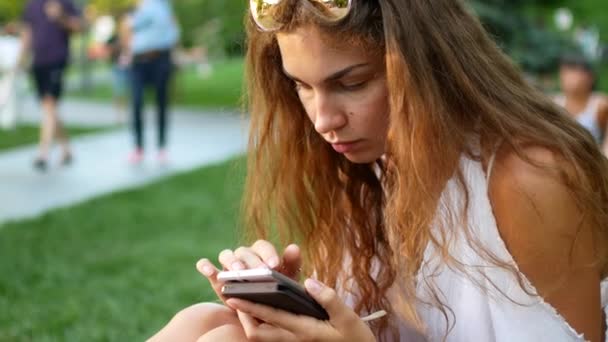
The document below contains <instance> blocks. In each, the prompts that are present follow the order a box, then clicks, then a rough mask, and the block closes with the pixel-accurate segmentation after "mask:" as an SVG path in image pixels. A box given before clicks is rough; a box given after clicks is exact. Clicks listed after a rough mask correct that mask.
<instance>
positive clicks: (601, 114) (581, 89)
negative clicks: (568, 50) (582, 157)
mask: <svg viewBox="0 0 608 342" xmlns="http://www.w3.org/2000/svg"><path fill="white" fill-rule="evenodd" d="M559 76H560V87H561V90H562V94H560V95H558V96H556V98H555V101H556V102H557V103H558V104H559V105H560V106H562V107H564V108H565V109H566V110H567V111H568V113H569V114H570V115H571V116H572V118H574V119H575V120H576V121H577V122H578V123H580V124H581V125H582V126H583V127H585V128H586V129H587V130H588V131H589V133H591V135H592V136H593V138H594V139H595V140H596V141H597V143H598V144H600V145H601V146H602V151H603V152H604V155H608V139H607V134H606V133H607V130H606V128H607V127H606V126H607V125H608V97H606V95H605V94H602V93H599V92H596V91H595V88H596V85H597V76H596V74H595V72H594V70H593V66H592V65H591V63H590V62H589V61H588V60H587V59H586V58H585V57H584V56H582V55H568V56H564V57H563V58H562V60H561V64H560V70H559Z"/></svg>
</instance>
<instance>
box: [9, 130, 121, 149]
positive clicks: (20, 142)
mask: <svg viewBox="0 0 608 342" xmlns="http://www.w3.org/2000/svg"><path fill="white" fill-rule="evenodd" d="M109 128H110V127H101V128H100V127H77V126H70V127H68V132H69V134H70V136H71V137H74V136H76V135H81V134H88V133H94V132H99V131H101V130H104V129H109ZM39 135H40V127H39V126H38V125H32V124H20V125H18V126H17V127H16V128H15V129H13V130H0V151H1V150H8V149H11V148H15V147H21V146H24V145H30V144H36V143H38V137H39Z"/></svg>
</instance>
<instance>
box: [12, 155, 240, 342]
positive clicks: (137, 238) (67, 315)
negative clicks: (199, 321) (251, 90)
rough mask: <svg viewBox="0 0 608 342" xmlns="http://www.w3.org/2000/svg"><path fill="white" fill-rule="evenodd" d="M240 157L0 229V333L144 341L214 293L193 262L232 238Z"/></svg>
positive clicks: (19, 336)
mask: <svg viewBox="0 0 608 342" xmlns="http://www.w3.org/2000/svg"><path fill="white" fill-rule="evenodd" d="M243 179H244V160H243V159H236V160H231V161H228V162H224V163H222V164H219V165H215V166H211V167H207V168H202V169H198V170H195V171H192V172H188V173H184V174H181V175H177V176H175V177H172V178H169V179H166V180H163V181H160V182H157V183H153V184H151V185H148V186H145V187H143V188H139V189H134V190H128V191H123V192H119V193H115V194H111V195H107V196H104V197H100V198H97V199H93V200H91V201H88V202H85V203H83V204H80V205H77V206H74V207H69V208H65V209H59V210H55V211H52V212H50V213H48V214H45V215H44V216H42V217H39V218H36V219H31V220H26V221H19V222H12V223H7V224H5V225H3V226H1V227H0V274H2V276H1V277H0V308H3V310H0V341H143V340H145V338H146V337H149V336H150V335H151V334H153V333H154V332H155V331H157V330H159V329H160V328H161V327H162V326H163V325H164V324H166V323H167V322H168V320H169V319H170V318H171V317H172V315H173V314H174V313H176V312H177V311H178V310H179V309H180V308H183V307H186V306H188V305H190V304H193V303H196V302H200V301H209V300H214V299H215V297H214V295H213V293H212V290H211V288H210V287H209V285H208V283H207V281H206V280H205V279H204V278H203V277H202V276H201V275H199V273H198V272H197V271H196V269H195V263H196V261H197V260H198V259H199V258H201V257H207V258H211V259H212V260H215V259H216V256H217V254H218V253H219V252H220V251H221V250H222V249H224V248H227V247H232V246H234V245H235V243H236V241H237V238H236V236H237V234H236V233H235V231H236V230H235V227H236V226H237V216H238V215H237V213H238V209H239V201H240V196H241V192H242V184H243Z"/></svg>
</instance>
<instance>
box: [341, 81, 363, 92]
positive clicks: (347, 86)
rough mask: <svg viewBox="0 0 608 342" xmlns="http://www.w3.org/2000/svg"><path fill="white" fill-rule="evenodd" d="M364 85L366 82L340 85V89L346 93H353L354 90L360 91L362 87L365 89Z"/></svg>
mask: <svg viewBox="0 0 608 342" xmlns="http://www.w3.org/2000/svg"><path fill="white" fill-rule="evenodd" d="M366 83H367V82H356V83H342V84H341V85H340V87H341V88H342V89H343V90H346V91H355V90H359V89H362V88H363V87H365V84H366Z"/></svg>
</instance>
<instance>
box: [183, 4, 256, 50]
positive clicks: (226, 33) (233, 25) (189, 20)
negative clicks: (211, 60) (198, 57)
mask: <svg viewBox="0 0 608 342" xmlns="http://www.w3.org/2000/svg"><path fill="white" fill-rule="evenodd" d="M173 4H174V7H175V11H176V14H177V17H178V19H179V22H180V26H181V28H182V42H183V44H184V45H186V46H192V45H194V44H197V45H200V44H205V46H208V47H209V48H211V49H212V50H213V47H214V46H215V48H216V49H218V50H219V51H209V53H210V55H211V56H214V55H222V54H224V53H226V54H228V55H238V54H241V53H242V51H243V38H244V30H243V15H244V13H246V11H245V10H246V8H247V4H248V1H246V0H222V1H217V0H179V1H174V2H173ZM210 25H212V26H214V27H213V28H212V29H211V31H212V32H213V34H210V35H207V36H205V37H198V36H197V34H199V35H200V33H201V30H203V31H204V30H210V29H209V26H210ZM201 38H204V39H205V40H206V41H204V40H202V39H201ZM212 39H217V40H219V42H220V43H219V44H214V42H211V41H210V40H212ZM209 43H211V44H209Z"/></svg>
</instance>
